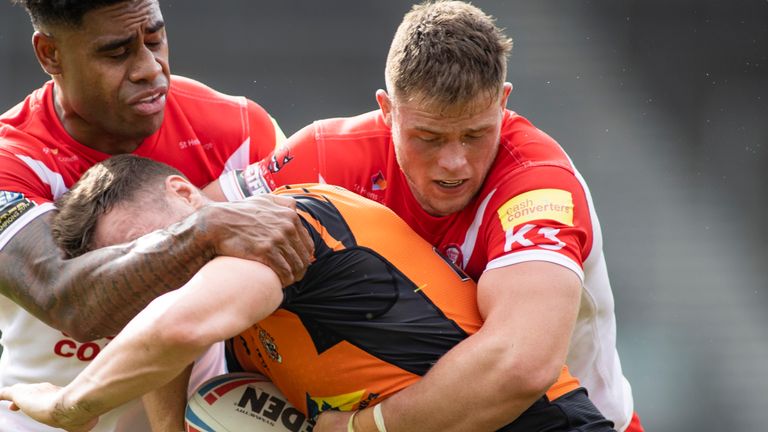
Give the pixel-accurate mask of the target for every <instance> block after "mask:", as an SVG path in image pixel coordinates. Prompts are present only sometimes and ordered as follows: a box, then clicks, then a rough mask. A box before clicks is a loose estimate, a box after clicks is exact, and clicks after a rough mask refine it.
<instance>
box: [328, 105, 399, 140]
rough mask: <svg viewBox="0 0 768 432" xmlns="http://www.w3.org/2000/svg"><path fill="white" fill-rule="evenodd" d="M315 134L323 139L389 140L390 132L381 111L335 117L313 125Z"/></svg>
mask: <svg viewBox="0 0 768 432" xmlns="http://www.w3.org/2000/svg"><path fill="white" fill-rule="evenodd" d="M313 125H314V128H315V130H316V134H317V135H318V136H319V137H322V138H324V139H340V140H358V139H366V138H373V139H375V138H389V137H390V136H391V131H390V129H389V127H388V126H387V125H386V123H385V122H384V116H383V115H382V113H381V110H375V111H370V112H367V113H364V114H360V115H357V116H353V117H336V118H329V119H325V120H318V121H315V122H314V123H313Z"/></svg>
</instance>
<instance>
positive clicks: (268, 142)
mask: <svg viewBox="0 0 768 432" xmlns="http://www.w3.org/2000/svg"><path fill="white" fill-rule="evenodd" d="M246 104H247V109H248V124H249V125H250V131H249V134H250V138H251V154H250V155H249V159H250V160H249V163H254V162H258V161H260V160H262V159H264V158H265V157H266V156H267V155H269V154H270V153H272V151H274V150H275V149H276V148H278V147H281V146H282V145H283V144H284V143H285V139H286V138H285V134H284V133H283V130H282V129H280V125H279V124H278V123H277V121H276V120H275V119H274V118H272V116H270V115H269V113H267V111H266V110H265V109H264V108H262V107H261V105H259V104H257V103H256V102H254V101H252V100H250V99H247V101H246Z"/></svg>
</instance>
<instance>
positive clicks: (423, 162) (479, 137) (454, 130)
mask: <svg viewBox="0 0 768 432" xmlns="http://www.w3.org/2000/svg"><path fill="white" fill-rule="evenodd" d="M510 90H511V86H510V85H505V87H504V89H503V91H502V92H500V95H499V97H498V98H489V97H488V96H487V95H485V94H483V95H480V96H478V97H477V98H476V99H475V100H473V101H470V102H469V103H467V104H466V105H462V106H459V107H454V109H450V110H443V109H441V108H440V107H435V106H434V105H430V104H425V103H423V102H417V101H413V100H405V101H402V100H395V99H390V100H389V101H390V103H391V109H390V110H389V113H388V112H387V111H388V110H387V109H386V108H385V107H384V105H386V103H387V102H386V101H384V103H383V104H382V100H381V99H380V100H379V103H380V105H381V106H382V109H383V110H384V114H385V118H386V119H388V122H389V123H390V126H391V128H392V140H393V143H394V146H395V154H396V156H397V162H398V164H399V165H400V168H401V169H402V170H403V173H404V174H405V177H406V179H407V180H408V184H409V186H410V188H411V191H412V192H413V195H414V196H415V197H416V199H417V200H418V201H419V204H421V206H422V208H424V210H425V211H427V213H429V214H431V215H434V216H445V215H448V214H451V213H455V212H457V211H460V210H461V209H463V208H464V207H466V206H467V204H468V203H469V202H470V201H471V200H472V198H473V197H474V196H475V195H476V194H477V192H478V191H479V190H480V187H481V186H482V185H483V181H484V180H485V177H486V175H487V174H488V171H489V170H490V168H491V165H492V164H493V161H494V159H495V157H496V152H497V151H498V148H499V136H500V131H501V123H502V119H503V115H504V107H505V106H506V100H507V96H508V95H509V91H510ZM378 96H379V98H381V96H382V95H378ZM384 96H385V95H384ZM385 97H386V96H385Z"/></svg>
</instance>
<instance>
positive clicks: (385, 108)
mask: <svg viewBox="0 0 768 432" xmlns="http://www.w3.org/2000/svg"><path fill="white" fill-rule="evenodd" d="M376 102H378V104H379V108H381V113H382V114H383V115H384V123H386V124H387V126H389V127H392V100H391V99H390V98H389V95H388V94H387V92H386V91H385V90H382V89H378V90H376Z"/></svg>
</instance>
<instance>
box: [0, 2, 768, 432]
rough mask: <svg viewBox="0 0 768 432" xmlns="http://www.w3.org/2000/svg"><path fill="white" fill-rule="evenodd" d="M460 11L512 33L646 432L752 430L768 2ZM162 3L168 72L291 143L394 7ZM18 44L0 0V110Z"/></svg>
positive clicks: (22, 60) (765, 256)
mask: <svg viewBox="0 0 768 432" xmlns="http://www.w3.org/2000/svg"><path fill="white" fill-rule="evenodd" d="M475 4H477V5H478V6H480V7H482V8H483V9H484V10H486V11H487V12H489V13H491V14H493V15H494V16H496V17H497V18H498V22H499V23H500V25H501V26H503V27H505V28H507V32H508V34H510V35H511V36H512V37H513V38H514V40H515V49H514V52H513V55H512V58H511V61H510V68H509V79H510V81H511V82H512V83H513V84H514V85H515V89H514V91H513V93H512V95H511V98H510V102H509V106H510V107H511V108H512V109H514V110H516V111H518V112H520V113H521V114H523V115H525V116H527V117H528V118H530V119H531V120H532V121H533V122H534V124H536V125H537V126H538V127H540V128H542V129H543V130H545V131H547V132H548V133H549V134H550V135H552V136H553V137H554V138H555V139H557V140H558V141H559V142H560V143H561V144H562V145H563V146H564V147H565V148H566V150H567V151H568V152H569V153H570V155H571V157H572V158H573V159H574V162H575V163H576V164H577V166H578V167H579V169H580V170H581V172H582V174H583V175H584V176H585V177H586V178H587V180H588V182H589V184H590V186H591V188H592V194H593V197H594V198H595V201H596V204H597V206H598V213H599V215H600V217H601V222H602V225H603V233H604V237H605V245H606V246H605V248H606V250H607V260H608V265H609V270H610V272H611V277H612V282H613V288H614V293H615V297H616V309H617V314H618V318H619V328H618V333H619V349H620V351H621V355H622V360H623V365H624V369H625V373H626V375H627V376H628V377H629V378H630V380H631V382H632V383H633V386H634V393H635V397H636V402H637V409H638V410H639V412H640V413H641V415H642V416H643V419H644V422H645V424H646V427H647V429H648V430H649V431H670V430H676V431H682V432H686V431H722V430H735V431H760V430H768V426H766V425H765V420H764V419H765V399H764V392H765V389H768V373H766V370H765V365H766V364H767V363H768V332H767V331H766V330H765V329H766V328H768V314H767V313H766V312H765V310H766V306H768V276H767V275H766V264H767V263H768V248H766V241H768V228H766V227H767V226H768V225H766V223H765V216H766V210H768V170H766V168H767V167H768V121H767V120H768V2H766V1H764V0H742V1H734V2H724V1H717V0H673V1H664V0H644V1H640V0H628V1H623V2H615V1H609V0H591V1H590V0H571V1H562V0H560V1H552V0H547V1H538V2H530V1H519V0H516V1H500V0H499V1H491V0H486V1H481V0H478V1H476V2H475ZM162 5H163V10H164V14H165V19H166V23H167V26H168V30H169V38H170V42H171V64H172V70H173V72H174V73H177V74H182V75H187V76H190V77H193V78H196V79H199V80H201V81H203V82H205V83H207V84H209V85H211V86H213V87H214V88H217V89H219V90H221V91H224V92H229V93H232V94H242V95H246V96H248V97H250V98H252V99H254V100H256V101H258V102H259V103H260V104H262V105H263V106H264V107H265V108H266V109H267V110H268V111H270V113H271V114H272V115H273V116H275V117H276V118H277V119H278V120H279V121H280V123H281V125H282V127H283V129H284V131H285V132H286V133H287V134H290V133H293V132H295V131H296V130H297V129H298V128H300V127H302V126H303V125H305V124H307V123H309V122H311V121H312V120H313V119H317V118H325V117H332V116H343V115H351V114H356V113H360V112H363V111H367V110H370V109H374V108H375V101H374V97H373V95H374V91H375V90H376V89H377V88H380V87H382V86H383V67H384V60H385V56H386V53H387V49H388V43H389V40H390V38H391V36H392V34H393V32H394V30H395V28H396V25H397V24H398V22H399V20H400V18H401V17H402V14H403V13H404V12H405V11H406V10H407V9H408V7H409V5H410V2H408V1H403V0H396V1H387V2H383V1H377V2H361V1H352V0H328V1H323V2H299V1H295V0H287V1H283V2H252V1H247V0H237V1H235V0H229V1H223V2H211V1H201V0H196V1H191V0H185V1H181V0H175V1H174V0H167V1H163V2H162ZM30 37H31V27H30V25H29V22H28V19H27V17H26V15H25V13H24V12H23V10H22V9H21V8H18V7H12V6H11V5H10V4H9V3H8V1H7V0H2V1H0V110H1V111H5V110H6V109H8V108H10V107H11V106H12V105H13V104H15V103H16V102H18V101H19V100H21V99H22V98H23V97H24V96H25V95H26V94H28V93H29V91H31V90H32V89H34V88H36V87H38V86H39V84H40V83H41V82H42V81H43V80H44V79H45V78H46V77H45V76H44V75H43V74H42V73H41V71H40V69H39V66H38V65H37V63H36V61H35V59H34V57H33V55H32V51H31V48H30V43H29V40H30ZM456 397H459V398H460V395H457V396H456ZM446 403H453V402H451V401H450V400H446Z"/></svg>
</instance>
